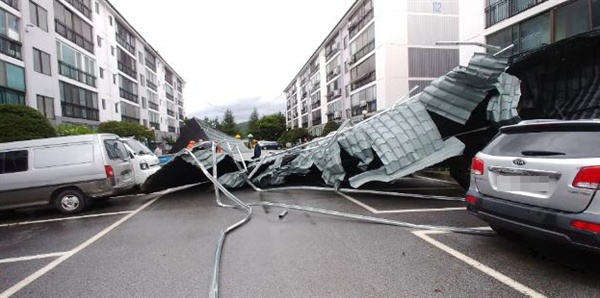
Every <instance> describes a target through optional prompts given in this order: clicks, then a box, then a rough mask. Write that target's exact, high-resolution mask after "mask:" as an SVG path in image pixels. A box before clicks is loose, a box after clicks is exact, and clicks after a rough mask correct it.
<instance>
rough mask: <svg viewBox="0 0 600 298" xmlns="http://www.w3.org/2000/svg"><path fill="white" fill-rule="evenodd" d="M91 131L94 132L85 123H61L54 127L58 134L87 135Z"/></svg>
mask: <svg viewBox="0 0 600 298" xmlns="http://www.w3.org/2000/svg"><path fill="white" fill-rule="evenodd" d="M91 133H94V131H93V130H92V129H91V128H89V127H88V126H85V125H79V124H71V123H61V124H59V125H58V126H57V127H56V134H57V135H59V136H76V135H87V134H91Z"/></svg>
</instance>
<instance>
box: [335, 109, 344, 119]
mask: <svg viewBox="0 0 600 298" xmlns="http://www.w3.org/2000/svg"><path fill="white" fill-rule="evenodd" d="M333 118H335V119H340V118H342V111H335V112H334V113H333Z"/></svg>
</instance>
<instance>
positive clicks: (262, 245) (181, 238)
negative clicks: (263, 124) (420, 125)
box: [0, 179, 600, 297]
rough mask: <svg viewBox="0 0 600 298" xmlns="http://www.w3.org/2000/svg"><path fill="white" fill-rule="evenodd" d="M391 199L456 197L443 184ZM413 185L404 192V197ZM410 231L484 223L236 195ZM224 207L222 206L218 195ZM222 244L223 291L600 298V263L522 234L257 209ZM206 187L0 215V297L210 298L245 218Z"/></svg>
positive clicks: (432, 210)
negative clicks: (217, 267) (78, 209)
mask: <svg viewBox="0 0 600 298" xmlns="http://www.w3.org/2000/svg"><path fill="white" fill-rule="evenodd" d="M392 188H397V189H396V191H402V190H404V191H407V192H408V191H410V192H412V193H427V194H436V195H449V196H455V195H457V194H460V191H459V190H457V189H456V187H454V186H452V185H448V184H444V183H441V182H435V181H425V180H410V179H405V180H401V181H399V182H398V183H396V184H394V185H392ZM409 188H412V189H410V190H407V189H409ZM233 193H234V194H235V195H236V196H237V197H238V198H240V199H242V200H244V201H245V202H260V201H273V202H283V203H293V204H298V205H305V206H313V207H320V208H326V209H332V210H338V211H343V212H350V213H357V214H362V215H369V216H377V217H383V218H389V219H394V220H399V221H405V222H410V223H415V224H426V225H447V226H456V227H481V228H486V227H487V225H486V224H485V223H484V222H482V221H480V220H479V219H477V218H475V217H473V216H471V215H470V214H468V213H467V212H466V211H465V209H464V203H462V202H453V201H436V200H426V199H416V198H406V197H391V196H379V195H364V194H350V195H349V196H348V197H346V196H340V195H338V194H335V193H333V192H323V191H306V190H298V191H296V190H295V191H285V192H267V193H257V192H254V191H253V190H251V189H242V190H236V191H234V192H233ZM223 200H224V201H226V200H227V199H226V198H223ZM253 211H254V214H253V216H252V218H251V220H250V222H249V223H247V224H246V225H244V226H242V227H240V228H239V229H237V230H235V231H233V232H232V233H231V234H230V236H228V237H227V239H226V241H225V246H224V250H223V256H222V266H221V272H220V283H219V285H220V296H221V297H409V296H412V297H449V296H454V297H522V296H527V295H529V296H537V297H543V296H548V297H600V282H598V281H599V280H600V267H599V266H598V264H600V255H597V254H593V253H588V252H584V251H579V250H575V249H571V248H567V247H561V246H556V245H552V244H548V243H541V242H537V241H533V240H528V239H521V238H514V239H506V238H503V237H497V236H474V235H465V234H455V233H438V232H432V231H421V230H419V229H407V228H402V227H394V226H385V225H379V224H371V223H365V222H359V221H356V220H349V219H344V218H337V217H332V216H326V215H319V214H313V213H308V212H300V211H294V210H289V212H288V214H287V216H285V217H284V218H283V219H280V218H279V214H280V213H281V212H282V211H283V209H281V208H269V207H258V206H257V207H254V208H253ZM243 216H244V213H243V212H241V211H240V210H234V209H226V208H219V207H217V206H216V204H215V200H214V192H213V191H212V190H211V188H210V187H209V186H207V185H200V186H194V187H190V188H185V189H179V190H171V191H167V192H165V193H157V194H150V195H140V196H127V197H122V198H115V199H110V200H107V201H105V202H101V203H98V204H96V205H95V206H94V208H92V209H90V210H89V211H87V212H86V213H84V214H79V215H76V216H64V215H60V214H58V213H56V211H54V210H53V209H51V208H32V209H22V210H16V211H11V212H2V213H0V297H5V296H9V295H11V294H12V296H13V297H206V296H208V293H209V287H210V280H211V276H212V270H213V258H214V253H215V247H216V242H217V239H218V236H219V231H220V230H221V229H223V228H225V227H227V226H229V225H231V224H233V223H234V222H236V221H238V220H240V219H241V218H243Z"/></svg>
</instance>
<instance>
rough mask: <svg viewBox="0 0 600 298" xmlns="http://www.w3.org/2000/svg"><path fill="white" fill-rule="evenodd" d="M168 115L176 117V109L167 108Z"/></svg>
mask: <svg viewBox="0 0 600 298" xmlns="http://www.w3.org/2000/svg"><path fill="white" fill-rule="evenodd" d="M167 115H169V116H172V117H175V111H173V110H169V109H167Z"/></svg>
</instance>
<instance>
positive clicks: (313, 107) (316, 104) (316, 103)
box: [310, 100, 321, 110]
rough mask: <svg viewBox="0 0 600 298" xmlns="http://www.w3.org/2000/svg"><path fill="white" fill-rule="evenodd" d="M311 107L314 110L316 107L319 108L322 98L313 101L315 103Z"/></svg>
mask: <svg viewBox="0 0 600 298" xmlns="http://www.w3.org/2000/svg"><path fill="white" fill-rule="evenodd" d="M310 107H311V108H312V109H313V110H314V109H316V108H319V107H321V101H320V100H317V101H315V102H313V103H312V104H311V105H310Z"/></svg>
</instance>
